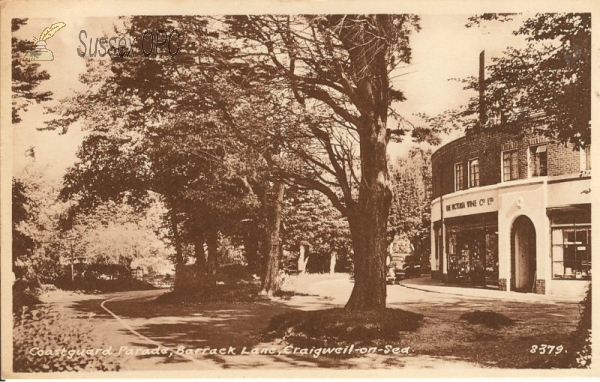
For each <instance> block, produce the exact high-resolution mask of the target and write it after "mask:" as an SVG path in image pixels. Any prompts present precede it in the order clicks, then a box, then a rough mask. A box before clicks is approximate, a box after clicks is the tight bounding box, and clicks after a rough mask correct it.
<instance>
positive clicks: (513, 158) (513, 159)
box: [502, 150, 519, 182]
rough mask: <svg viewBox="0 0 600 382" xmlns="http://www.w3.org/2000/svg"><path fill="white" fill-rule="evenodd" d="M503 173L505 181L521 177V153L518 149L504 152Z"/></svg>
mask: <svg viewBox="0 0 600 382" xmlns="http://www.w3.org/2000/svg"><path fill="white" fill-rule="evenodd" d="M502 174H503V178H502V179H503V180H504V181H505V182H506V181H509V180H515V179H518V178H519V155H518V152H517V150H511V151H505V152H503V153H502Z"/></svg>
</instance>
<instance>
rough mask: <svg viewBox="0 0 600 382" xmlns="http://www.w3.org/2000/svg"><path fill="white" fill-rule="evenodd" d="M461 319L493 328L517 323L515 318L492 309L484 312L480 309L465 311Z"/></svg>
mask: <svg viewBox="0 0 600 382" xmlns="http://www.w3.org/2000/svg"><path fill="white" fill-rule="evenodd" d="M460 319H461V320H465V321H467V322H468V323H469V324H475V325H477V324H481V325H485V326H487V327H488V328H493V329H499V328H500V327H503V326H510V325H513V324H514V323H515V322H514V320H512V319H510V318H508V317H506V316H505V315H503V314H500V313H496V312H490V311H487V312H482V311H479V310H476V311H474V312H470V313H465V314H463V315H462V316H460Z"/></svg>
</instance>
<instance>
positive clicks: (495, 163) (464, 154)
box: [431, 131, 580, 198]
mask: <svg viewBox="0 0 600 382" xmlns="http://www.w3.org/2000/svg"><path fill="white" fill-rule="evenodd" d="M541 143H546V145H547V160H548V162H547V165H548V175H549V176H557V175H566V174H577V173H579V171H580V153H579V151H574V150H573V146H572V145H564V144H560V143H555V142H548V141H547V139H545V138H541V137H537V136H534V135H532V134H522V135H521V136H517V135H511V134H509V133H504V132H499V131H490V132H481V133H474V134H470V135H467V136H464V137H462V138H459V139H457V140H455V141H453V142H450V143H448V144H446V145H445V146H442V147H441V148H440V149H438V150H437V151H436V152H435V153H433V156H432V159H431V161H432V176H433V187H432V189H433V195H432V196H433V198H437V197H439V196H440V195H446V194H450V193H453V192H454V166H455V165H456V164H457V163H463V164H464V169H465V171H464V187H463V189H466V188H467V186H468V181H469V179H468V178H469V173H468V166H469V160H471V159H475V158H478V159H479V185H480V186H488V185H492V184H497V183H500V182H501V181H502V152H503V150H514V149H516V150H518V158H519V159H518V160H519V179H526V178H527V176H528V174H529V167H528V166H529V163H528V151H529V149H530V147H532V146H536V145H539V144H541Z"/></svg>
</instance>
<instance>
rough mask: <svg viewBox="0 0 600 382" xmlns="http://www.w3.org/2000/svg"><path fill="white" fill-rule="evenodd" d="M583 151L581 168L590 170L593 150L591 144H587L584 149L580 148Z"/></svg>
mask: <svg viewBox="0 0 600 382" xmlns="http://www.w3.org/2000/svg"><path fill="white" fill-rule="evenodd" d="M580 153H581V163H580V166H579V167H580V169H581V171H589V170H591V169H592V160H591V156H590V154H591V150H590V146H585V147H584V148H583V149H580Z"/></svg>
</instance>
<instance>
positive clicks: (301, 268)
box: [298, 243, 310, 273]
mask: <svg viewBox="0 0 600 382" xmlns="http://www.w3.org/2000/svg"><path fill="white" fill-rule="evenodd" d="M308 248H310V247H309V246H308V244H305V243H301V244H300V257H299V258H298V273H306V264H307V263H308V255H307V252H308Z"/></svg>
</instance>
